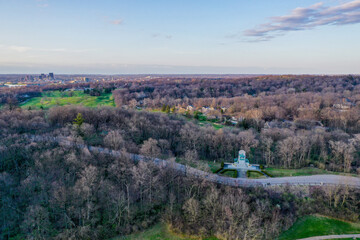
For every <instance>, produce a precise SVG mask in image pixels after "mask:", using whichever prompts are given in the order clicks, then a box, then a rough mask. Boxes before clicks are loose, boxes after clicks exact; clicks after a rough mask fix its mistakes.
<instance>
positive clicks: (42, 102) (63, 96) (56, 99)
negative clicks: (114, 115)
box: [20, 91, 115, 109]
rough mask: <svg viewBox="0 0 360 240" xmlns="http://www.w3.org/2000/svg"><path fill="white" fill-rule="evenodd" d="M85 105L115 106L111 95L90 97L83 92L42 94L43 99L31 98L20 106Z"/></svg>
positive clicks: (37, 107) (50, 92)
mask: <svg viewBox="0 0 360 240" xmlns="http://www.w3.org/2000/svg"><path fill="white" fill-rule="evenodd" d="M65 105H83V106H86V107H99V106H112V107H114V106H115V103H114V99H113V96H112V94H111V93H107V94H105V93H103V94H102V95H101V96H90V95H89V94H85V93H83V91H73V92H70V91H66V92H60V91H49V92H44V93H42V96H41V97H35V98H31V99H29V100H28V101H26V102H24V103H22V104H20V106H21V107H22V108H25V109H27V108H29V107H30V108H32V109H39V108H41V107H43V108H44V109H48V108H51V107H54V106H65Z"/></svg>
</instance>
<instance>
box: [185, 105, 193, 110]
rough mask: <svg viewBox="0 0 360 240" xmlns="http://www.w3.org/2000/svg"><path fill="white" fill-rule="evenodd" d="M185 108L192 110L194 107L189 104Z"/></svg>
mask: <svg viewBox="0 0 360 240" xmlns="http://www.w3.org/2000/svg"><path fill="white" fill-rule="evenodd" d="M186 110H187V111H192V110H194V107H193V106H191V105H189V106H187V107H186Z"/></svg>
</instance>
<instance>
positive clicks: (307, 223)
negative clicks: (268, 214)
mask: <svg viewBox="0 0 360 240" xmlns="http://www.w3.org/2000/svg"><path fill="white" fill-rule="evenodd" d="M352 233H353V234H359V233H360V224H359V223H349V222H344V221H340V220H337V219H332V218H327V217H323V216H316V215H311V216H306V217H303V218H301V219H299V220H298V221H297V222H295V223H294V225H293V226H292V227H291V228H290V229H289V230H287V231H285V232H284V233H282V234H281V235H280V237H279V240H293V239H299V238H307V237H314V236H325V235H339V234H352Z"/></svg>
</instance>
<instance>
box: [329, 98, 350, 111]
mask: <svg viewBox="0 0 360 240" xmlns="http://www.w3.org/2000/svg"><path fill="white" fill-rule="evenodd" d="M354 106H355V104H354V103H352V102H351V101H350V100H349V99H348V98H343V99H342V100H341V101H339V102H337V103H335V104H334V105H333V107H334V108H336V109H340V110H349V109H350V108H352V107H354Z"/></svg>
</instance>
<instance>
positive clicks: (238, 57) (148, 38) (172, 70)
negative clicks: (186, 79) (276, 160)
mask: <svg viewBox="0 0 360 240" xmlns="http://www.w3.org/2000/svg"><path fill="white" fill-rule="evenodd" d="M41 72H45V73H47V72H55V73H58V74H59V73H69V74H73V73H89V74H359V73H360V0H348V1H345V0H323V1H317V0H315V1H313V0H281V1H280V0H251V1H249V0H0V73H3V74H6V73H41Z"/></svg>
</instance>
